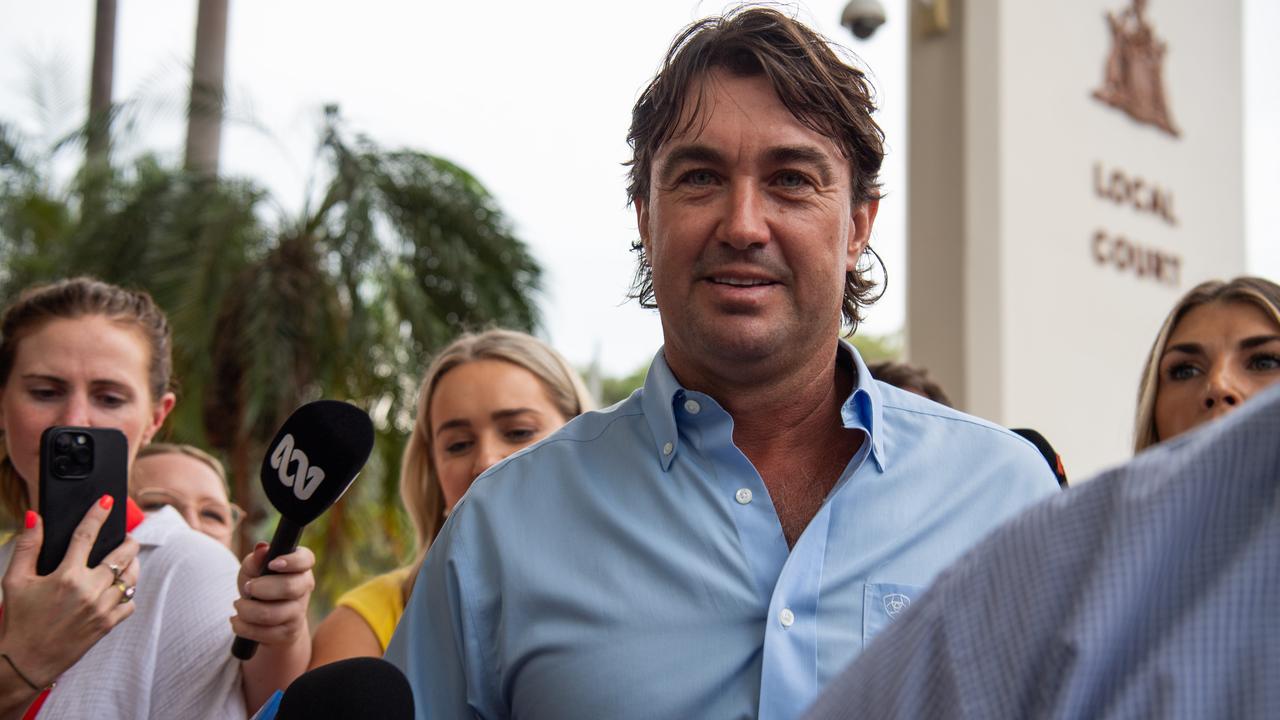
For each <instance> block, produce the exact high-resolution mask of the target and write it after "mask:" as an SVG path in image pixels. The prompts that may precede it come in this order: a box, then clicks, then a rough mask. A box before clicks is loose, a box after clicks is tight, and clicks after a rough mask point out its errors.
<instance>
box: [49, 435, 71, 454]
mask: <svg viewBox="0 0 1280 720" xmlns="http://www.w3.org/2000/svg"><path fill="white" fill-rule="evenodd" d="M53 446H54V447H55V448H57V449H59V450H68V449H70V448H71V436H70V435H67V434H65V433H64V434H62V435H58V436H57V437H55V438H54V439H53Z"/></svg>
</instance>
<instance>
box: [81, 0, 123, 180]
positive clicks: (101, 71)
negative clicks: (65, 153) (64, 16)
mask: <svg viewBox="0 0 1280 720" xmlns="http://www.w3.org/2000/svg"><path fill="white" fill-rule="evenodd" d="M115 56H116V0H98V8H97V13H96V14H95V16H94V25H93V67H92V69H91V71H90V77H89V119H88V122H87V123H86V125H85V159H86V160H87V162H88V163H89V164H92V165H106V163H107V150H108V147H109V145H110V138H111V128H110V121H111V85H112V82H113V80H114V77H115Z"/></svg>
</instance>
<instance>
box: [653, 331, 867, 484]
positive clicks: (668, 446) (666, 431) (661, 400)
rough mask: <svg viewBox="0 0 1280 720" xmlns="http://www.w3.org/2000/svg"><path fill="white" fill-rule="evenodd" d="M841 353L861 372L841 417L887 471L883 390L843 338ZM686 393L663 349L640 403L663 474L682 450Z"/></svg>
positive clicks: (859, 356) (656, 359)
mask: <svg viewBox="0 0 1280 720" xmlns="http://www.w3.org/2000/svg"><path fill="white" fill-rule="evenodd" d="M837 352H838V353H841V354H843V355H845V356H847V357H848V359H849V360H850V361H851V363H852V365H853V367H854V368H855V369H856V370H857V379H856V382H855V384H854V388H853V392H851V393H850V394H849V397H848V398H846V399H845V401H844V403H843V404H842V405H841V407H840V418H841V420H842V422H843V424H844V426H845V427H846V428H850V429H853V428H856V429H860V430H862V431H864V432H866V433H867V437H869V438H870V439H871V458H872V460H873V461H874V462H875V464H876V467H878V468H879V469H880V471H881V472H884V469H885V467H886V466H887V462H888V461H887V457H886V456H885V451H884V439H883V437H882V436H883V435H884V433H883V432H881V431H880V429H881V428H882V427H883V424H884V420H883V417H884V413H883V409H882V405H881V401H880V390H879V389H878V388H877V387H876V381H875V379H873V378H872V377H871V373H870V372H869V371H868V370H867V364H866V363H865V362H863V360H862V356H861V355H859V354H858V350H857V349H856V348H854V346H853V345H852V344H850V343H848V342H846V341H845V340H843V339H841V340H840V343H839V346H838V348H837ZM685 394H686V391H685V389H684V388H683V387H681V386H680V383H679V382H678V381H677V380H676V376H675V375H674V374H673V373H672V372H671V368H670V366H668V365H667V359H666V356H665V355H664V354H663V352H662V350H661V349H659V350H658V353H657V355H655V356H654V357H653V363H652V364H650V366H649V372H648V374H647V375H646V376H645V380H644V392H643V393H642V394H641V397H640V403H641V408H642V409H643V410H644V416H645V420H646V421H647V422H648V423H649V430H650V431H651V432H652V434H653V441H654V450H655V452H657V457H658V461H659V463H660V464H661V465H662V470H663V472H666V471H667V470H670V469H671V461H672V460H673V459H675V456H676V454H677V453H678V452H679V450H680V431H679V429H678V428H677V426H676V411H675V408H676V405H677V404H678V403H681V402H683V401H684V399H685Z"/></svg>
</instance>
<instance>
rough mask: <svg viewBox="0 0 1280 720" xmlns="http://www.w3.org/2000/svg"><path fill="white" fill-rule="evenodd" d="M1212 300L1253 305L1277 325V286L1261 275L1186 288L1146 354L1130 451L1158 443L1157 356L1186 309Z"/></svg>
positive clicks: (1279, 317)
mask: <svg viewBox="0 0 1280 720" xmlns="http://www.w3.org/2000/svg"><path fill="white" fill-rule="evenodd" d="M1212 302H1244V303H1249V304H1251V305H1256V306H1257V307H1259V308H1261V309H1262V311H1263V312H1265V313H1267V314H1269V315H1270V316H1271V318H1272V319H1273V320H1275V321H1276V324H1277V325H1280V285H1277V284H1275V283H1273V282H1271V281H1270V280H1266V279H1264V278H1260V277H1248V276H1242V277H1238V278H1235V279H1233V280H1228V281H1222V280H1209V281H1207V282H1203V283H1200V284H1199V285H1197V286H1195V287H1193V288H1191V290H1189V291H1187V294H1186V295H1183V296H1182V297H1181V298H1180V299H1179V300H1178V302H1177V304H1175V305H1174V306H1173V309H1172V310H1170V311H1169V315H1168V316H1167V317H1165V319H1164V323H1163V324H1162V325H1161V326H1160V332H1159V333H1157V334H1156V340H1155V342H1154V343H1152V345H1151V352H1150V353H1148V354H1147V362H1146V365H1145V366H1143V368H1142V378H1141V380H1140V382H1139V384H1138V410H1137V414H1136V416H1135V418H1134V430H1133V451H1134V452H1135V453H1138V452H1142V451H1143V450H1145V449H1147V448H1149V447H1151V446H1152V445H1155V444H1156V443H1158V442H1160V440H1161V438H1160V435H1159V433H1158V432H1157V431H1156V418H1155V415H1156V395H1157V393H1158V392H1159V390H1160V358H1161V357H1162V356H1163V355H1164V351H1165V348H1166V347H1167V346H1168V345H1169V337H1170V336H1171V335H1173V331H1174V329H1176V328H1177V326H1178V323H1179V322H1181V321H1182V318H1184V317H1186V314H1187V313H1188V312H1191V310H1192V309H1194V308H1197V307H1199V306H1201V305H1206V304H1208V303H1212Z"/></svg>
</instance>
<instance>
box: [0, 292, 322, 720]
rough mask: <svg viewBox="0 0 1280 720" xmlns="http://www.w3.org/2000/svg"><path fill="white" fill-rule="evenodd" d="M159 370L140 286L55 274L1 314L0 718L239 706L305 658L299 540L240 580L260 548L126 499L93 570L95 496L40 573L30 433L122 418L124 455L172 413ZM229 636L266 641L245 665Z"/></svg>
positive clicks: (164, 345)
mask: <svg viewBox="0 0 1280 720" xmlns="http://www.w3.org/2000/svg"><path fill="white" fill-rule="evenodd" d="M170 368H171V360H170V334H169V326H168V322H167V320H166V318H165V316H164V314H163V313H162V312H161V311H160V309H159V308H158V307H156V306H155V304H154V303H153V302H152V300H151V298H150V297H149V296H148V295H147V294H145V293H141V292H131V291H128V290H124V289H121V288H118V287H115V286H112V285H108V284H106V283H102V282H98V281H94V280H90V279H85V278H77V279H73V280H66V281H62V282H58V283H54V284H51V285H45V286H40V287H34V288H30V289H28V290H27V291H25V292H24V293H22V295H21V296H20V297H19V298H18V299H17V301H16V302H14V303H13V304H12V305H11V306H9V307H8V308H7V309H6V310H5V312H4V315H3V319H2V320H0V433H2V434H3V443H0V500H2V501H3V505H4V506H5V508H6V509H7V510H8V511H10V512H11V513H13V514H14V515H16V516H20V517H23V518H24V529H23V530H22V532H21V533H19V534H18V536H17V537H16V539H15V540H14V541H12V542H10V543H8V544H7V545H5V546H4V547H3V548H0V567H3V568H5V570H4V578H3V583H2V587H3V593H4V594H3V601H2V602H3V604H2V605H0V717H26V718H32V717H36V715H37V714H39V716H40V717H50V718H52V717H59V718H60V717H95V718H152V717H154V718H179V717H203V718H224V717H225V718H243V717H245V715H246V710H245V708H246V702H247V704H248V706H249V707H250V708H255V707H257V706H258V705H259V704H261V702H263V701H264V700H265V699H266V697H267V696H268V695H269V693H270V692H271V691H272V690H273V689H274V688H276V687H283V686H284V685H286V684H287V683H288V682H289V681H290V680H291V679H292V677H293V676H295V675H296V674H298V673H299V672H300V671H301V670H302V669H303V668H304V667H305V664H306V658H308V657H309V654H310V640H309V638H308V637H307V630H306V619H305V608H306V603H307V600H308V599H309V595H310V590H311V587H312V586H313V584H314V583H313V580H312V577H311V573H310V568H311V565H312V564H313V562H314V559H313V558H312V557H311V554H310V552H308V551H306V550H305V549H300V550H299V551H298V552H296V553H294V554H291V555H288V556H284V557H282V558H278V559H277V560H276V561H274V562H273V569H277V570H279V571H281V574H279V575H276V576H271V577H266V578H255V579H253V580H247V578H248V577H250V576H256V574H257V573H256V570H257V568H258V565H259V564H260V563H261V560H262V558H261V553H257V552H255V553H254V554H251V555H250V556H248V557H247V558H246V559H245V561H244V563H243V565H242V566H237V564H236V562H235V559H234V557H233V556H232V555H230V554H229V553H228V552H227V551H226V549H225V548H224V547H222V546H220V545H219V544H218V543H216V542H215V541H213V540H212V539H210V538H208V537H206V536H204V535H201V534H200V533H197V532H195V531H194V530H192V529H191V528H189V527H188V526H187V524H186V523H185V522H184V521H183V519H182V517H181V516H180V515H179V514H178V513H177V512H175V511H173V510H172V509H166V510H161V511H159V512H156V513H154V514H152V515H149V516H144V515H143V513H142V512H141V511H140V510H138V509H137V507H136V506H135V505H133V503H132V501H128V502H129V505H130V507H129V508H128V513H127V515H128V517H129V522H128V529H129V535H128V537H126V539H125V540H124V542H123V543H121V544H120V545H119V546H117V547H116V548H115V549H114V550H112V551H111V552H110V553H109V554H107V556H106V557H105V558H104V559H103V561H102V562H101V563H100V564H98V565H97V566H96V567H93V568H89V567H87V566H86V559H87V558H88V553H89V549H90V547H91V546H92V545H93V542H94V539H95V538H96V537H97V535H98V532H99V530H100V529H101V528H102V526H103V523H104V521H105V520H106V518H107V516H108V514H109V512H110V510H111V507H112V505H113V504H114V502H115V501H114V500H113V499H112V497H111V496H110V495H105V496H103V497H102V499H101V500H100V501H99V502H98V503H95V504H94V505H93V506H92V507H91V508H90V509H89V511H88V512H87V513H86V514H85V515H84V517H83V519H82V520H81V521H80V524H79V527H78V528H77V530H76V533H75V535H74V536H73V537H72V540H71V544H70V547H69V548H68V551H67V553H66V555H65V556H64V557H63V559H62V562H61V564H59V565H58V566H57V568H56V569H55V570H54V571H53V572H52V573H50V574H48V575H43V576H42V575H39V574H37V573H36V558H37V556H38V555H39V552H40V547H41V545H42V541H43V530H44V526H45V522H44V520H45V519H44V518H42V517H41V516H40V514H39V513H38V512H37V511H36V509H37V508H39V507H40V498H39V484H38V481H37V480H38V477H39V462H40V460H39V458H40V438H41V434H42V433H43V432H44V431H45V429H47V428H49V427H54V426H79V427H95V428H113V429H116V430H119V431H120V432H121V433H123V434H124V436H125V438H126V440H127V442H128V463H129V466H130V467H131V466H132V463H133V460H134V458H135V457H136V455H137V452H138V448H140V447H142V446H143V445H146V444H147V443H148V442H150V440H151V439H152V438H153V437H154V436H155V434H156V433H157V432H158V431H159V430H160V427H161V426H162V425H163V424H164V421H165V418H166V416H167V415H168V414H169V412H170V411H171V410H172V409H173V405H174V402H175V398H174V394H173V393H172V392H170V390H169V383H170ZM121 501H122V502H123V501H125V500H121ZM238 573H240V574H241V578H240V580H239V581H238V580H237V574H238ZM238 587H239V590H240V593H242V595H239V596H238V594H237V588H238ZM237 597H239V599H238V600H237ZM233 605H234V607H233ZM233 610H234V611H235V612H236V617H233V618H232V619H231V622H230V623H228V622H227V618H228V616H230V615H231V614H232V611H233ZM236 633H239V634H240V635H243V636H245V637H249V638H251V639H255V640H259V641H260V642H262V643H263V646H262V648H261V650H260V652H259V653H258V654H257V656H255V658H254V659H253V660H252V661H249V662H246V663H244V667H243V672H241V670H242V668H241V667H240V663H239V662H238V661H236V660H235V659H234V658H232V657H231V655H230V652H229V651H230V646H231V640H232V636H233V635H234V634H236Z"/></svg>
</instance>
